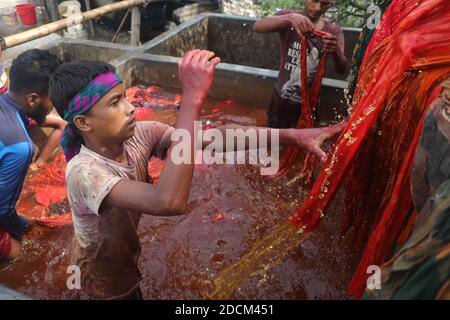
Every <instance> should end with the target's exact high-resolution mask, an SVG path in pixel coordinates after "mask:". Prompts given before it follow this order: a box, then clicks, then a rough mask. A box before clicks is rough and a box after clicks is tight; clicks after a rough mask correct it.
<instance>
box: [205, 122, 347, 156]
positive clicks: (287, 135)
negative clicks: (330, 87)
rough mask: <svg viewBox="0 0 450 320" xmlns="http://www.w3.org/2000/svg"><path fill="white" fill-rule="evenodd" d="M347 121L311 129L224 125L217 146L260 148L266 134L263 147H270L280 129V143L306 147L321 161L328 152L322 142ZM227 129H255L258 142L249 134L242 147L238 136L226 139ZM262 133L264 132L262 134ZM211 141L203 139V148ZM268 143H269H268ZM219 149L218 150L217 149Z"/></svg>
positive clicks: (233, 148)
mask: <svg viewBox="0 0 450 320" xmlns="http://www.w3.org/2000/svg"><path fill="white" fill-rule="evenodd" d="M345 125H346V123H344V122H343V123H340V124H337V125H334V126H330V127H325V128H311V129H271V128H257V127H243V126H239V127H236V126H228V127H226V126H224V127H219V128H217V129H218V130H219V131H220V132H221V134H222V136H223V137H224V141H223V142H222V144H218V142H216V146H217V147H218V149H219V150H224V151H239V150H248V149H250V148H252V147H256V148H259V147H260V138H261V137H262V136H264V135H266V137H265V138H264V143H265V145H263V146H261V147H267V148H269V147H270V146H271V144H272V134H271V131H272V130H278V132H279V134H278V136H279V141H278V143H279V144H280V145H286V146H289V145H290V146H296V147H299V148H302V149H305V150H307V151H309V152H311V153H313V154H314V155H315V156H316V157H318V158H319V159H320V160H321V161H325V160H326V157H327V156H326V153H325V151H323V150H322V149H321V148H320V146H321V145H322V143H323V142H324V141H325V140H327V139H328V138H331V137H332V136H334V135H336V134H337V133H339V132H340V131H342V129H343V128H344V126H345ZM227 129H234V130H235V129H242V130H244V131H246V130H254V131H255V134H254V136H255V137H256V143H253V144H252V143H250V141H249V138H248V136H246V138H245V145H243V146H242V147H243V149H242V147H241V148H240V145H238V137H236V136H235V137H234V141H227V139H226V130H227ZM260 133H263V134H261V135H260ZM210 143H211V141H205V140H204V141H203V143H202V147H203V149H204V148H206V147H207V146H208V145H209V144H210ZM227 143H230V144H231V143H232V145H227ZM266 143H267V144H266ZM216 151H217V150H216Z"/></svg>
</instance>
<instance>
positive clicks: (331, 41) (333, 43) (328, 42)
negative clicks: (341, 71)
mask: <svg viewBox="0 0 450 320" xmlns="http://www.w3.org/2000/svg"><path fill="white" fill-rule="evenodd" d="M322 43H323V51H325V52H328V53H336V52H337V51H338V43H337V38H336V36H334V35H332V34H327V35H326V36H324V37H323V38H322Z"/></svg>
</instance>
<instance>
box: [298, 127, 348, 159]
mask: <svg viewBox="0 0 450 320" xmlns="http://www.w3.org/2000/svg"><path fill="white" fill-rule="evenodd" d="M346 125H347V122H346V121H344V122H341V123H339V124H336V125H333V126H329V127H325V128H311V129H292V130H293V131H294V132H293V136H294V143H295V144H296V145H298V146H299V147H302V148H304V149H306V150H308V151H309V152H311V153H313V154H314V155H315V156H316V157H317V158H319V159H320V161H322V162H325V161H326V160H327V154H326V153H325V151H324V150H322V149H321V145H322V143H323V142H324V141H325V140H327V139H329V138H331V137H333V136H334V135H336V134H337V133H339V132H341V131H342V130H343V129H344V128H345V126H346Z"/></svg>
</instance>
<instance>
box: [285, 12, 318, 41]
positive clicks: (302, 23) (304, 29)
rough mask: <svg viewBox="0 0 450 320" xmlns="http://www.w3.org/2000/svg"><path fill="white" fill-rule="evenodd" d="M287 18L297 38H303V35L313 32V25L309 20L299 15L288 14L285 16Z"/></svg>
mask: <svg viewBox="0 0 450 320" xmlns="http://www.w3.org/2000/svg"><path fill="white" fill-rule="evenodd" d="M287 18H288V19H289V23H290V24H291V27H292V28H293V29H294V31H295V32H296V33H297V34H298V36H299V37H303V35H305V34H307V33H308V32H313V30H314V29H315V27H314V24H313V23H312V22H311V20H309V18H308V17H306V16H304V15H301V14H299V13H290V14H288V15H287Z"/></svg>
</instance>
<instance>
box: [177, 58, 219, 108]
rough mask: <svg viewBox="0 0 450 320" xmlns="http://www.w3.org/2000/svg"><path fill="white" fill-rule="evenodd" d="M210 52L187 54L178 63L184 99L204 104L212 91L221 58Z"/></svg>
mask: <svg viewBox="0 0 450 320" xmlns="http://www.w3.org/2000/svg"><path fill="white" fill-rule="evenodd" d="M214 56H215V54H214V52H212V51H208V50H192V51H189V52H186V53H185V55H184V57H183V59H182V60H180V61H179V62H178V74H179V81H180V83H181V87H182V89H183V99H194V100H198V101H199V102H203V101H204V100H205V99H206V96H207V95H208V92H209V90H210V89H211V85H212V79H213V76H214V70H215V68H216V66H217V65H218V64H219V63H220V58H218V57H214Z"/></svg>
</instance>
